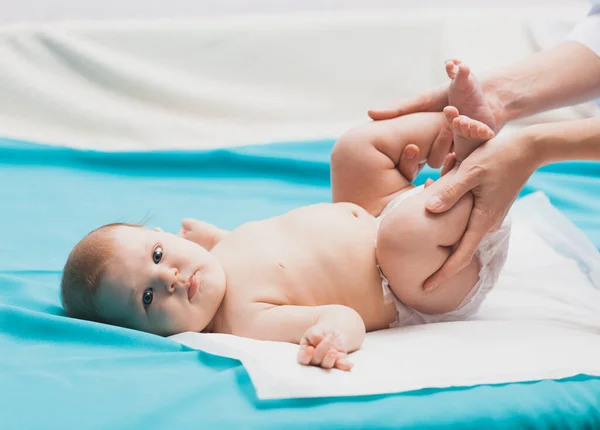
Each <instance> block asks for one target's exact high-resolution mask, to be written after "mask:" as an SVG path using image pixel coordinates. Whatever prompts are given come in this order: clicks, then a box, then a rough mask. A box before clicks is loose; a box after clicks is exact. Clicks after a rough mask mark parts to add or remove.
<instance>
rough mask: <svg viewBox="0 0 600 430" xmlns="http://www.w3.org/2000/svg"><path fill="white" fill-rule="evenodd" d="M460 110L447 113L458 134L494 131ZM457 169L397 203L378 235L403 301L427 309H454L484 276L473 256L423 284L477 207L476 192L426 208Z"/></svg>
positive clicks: (381, 258) (384, 263) (383, 263)
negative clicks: (433, 284) (438, 208)
mask: <svg viewBox="0 0 600 430" xmlns="http://www.w3.org/2000/svg"><path fill="white" fill-rule="evenodd" d="M457 115H458V113H457V112H455V110H454V111H451V112H448V113H447V116H448V121H449V122H452V124H453V130H454V133H455V136H461V137H462V138H464V139H466V140H470V139H473V137H472V136H474V140H480V138H479V135H480V133H481V134H484V131H485V129H487V133H492V131H491V130H490V129H489V128H488V127H487V126H486V125H485V124H482V123H480V122H478V121H474V120H471V119H469V118H466V117H460V122H458V121H456V119H458V117H457ZM463 125H464V126H466V127H463ZM454 174H455V170H453V171H451V172H449V173H448V174H447V175H446V176H444V177H442V178H441V179H440V180H438V181H437V182H435V183H433V184H432V185H430V186H429V187H428V188H426V189H425V190H424V191H423V192H421V193H419V194H417V195H415V196H412V197H409V198H408V199H406V201H404V202H402V203H401V204H400V205H398V206H397V207H396V208H395V209H393V210H392V211H391V212H390V213H389V214H387V215H386V216H385V217H384V218H383V220H382V222H381V226H380V228H379V232H378V236H377V261H378V263H379V265H380V267H381V270H382V272H383V274H384V275H385V276H386V278H387V279H388V281H389V284H390V288H391V289H392V291H393V292H394V294H395V295H396V296H397V297H398V299H400V300H401V301H402V302H403V303H404V304H406V305H408V306H410V307H412V308H413V309H415V310H417V311H419V312H423V313H427V314H441V313H446V312H451V311H453V310H455V309H456V308H457V307H458V306H459V305H460V304H461V303H462V301H463V300H464V299H465V297H466V296H467V294H469V292H470V291H471V289H472V288H473V287H474V286H475V284H476V283H477V282H478V280H479V262H478V261H477V260H476V259H473V261H472V262H471V264H469V265H468V266H467V267H465V268H464V269H463V270H461V271H460V272H459V273H458V274H457V275H456V276H454V277H453V278H451V279H449V280H448V281H447V282H446V283H444V284H443V285H440V286H439V287H438V288H436V289H434V290H433V291H429V292H426V291H424V290H423V283H424V282H425V280H426V279H427V278H429V277H430V276H431V275H432V274H433V273H435V272H436V271H437V270H438V269H439V268H440V267H441V266H442V264H444V262H445V261H446V260H447V259H448V257H449V256H450V254H451V252H452V249H453V247H454V246H455V245H456V243H457V242H458V241H459V240H460V238H461V237H462V236H463V234H464V232H465V230H466V228H467V223H468V221H469V216H470V214H471V210H472V208H473V196H472V194H471V193H468V194H465V195H464V196H463V197H462V198H461V199H460V200H459V201H458V203H457V204H456V205H455V206H454V207H452V209H450V210H449V211H447V212H444V213H442V214H431V213H429V212H428V211H427V210H426V209H425V201H426V200H427V199H428V198H429V197H430V196H431V195H433V194H435V193H436V192H438V191H439V190H440V189H442V188H443V187H444V186H445V185H446V183H447V182H449V181H450V180H452V178H453V176H454Z"/></svg>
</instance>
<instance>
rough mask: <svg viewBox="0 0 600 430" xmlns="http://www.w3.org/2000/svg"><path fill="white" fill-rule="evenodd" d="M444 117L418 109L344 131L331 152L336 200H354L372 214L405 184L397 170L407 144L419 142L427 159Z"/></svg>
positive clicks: (424, 157)
mask: <svg viewBox="0 0 600 430" xmlns="http://www.w3.org/2000/svg"><path fill="white" fill-rule="evenodd" d="M443 121H444V118H443V115H442V114H440V113H418V114H413V115H406V116H402V117H399V118H395V119H392V120H386V121H375V122H370V123H367V124H364V125H361V126H359V127H356V128H354V129H351V130H349V131H348V132H346V133H344V135H342V137H340V139H339V140H338V141H337V142H336V144H335V146H334V148H333V151H332V153H331V187H332V197H333V202H352V203H356V204H358V205H360V206H362V207H363V208H365V209H366V210H367V211H368V212H369V213H371V214H372V215H375V216H376V215H379V213H381V211H382V210H383V208H384V207H385V205H386V204H387V203H388V202H389V201H390V200H391V199H392V198H393V197H394V196H396V195H397V194H398V192H399V191H401V190H403V189H404V188H406V187H407V186H408V185H409V184H410V181H408V180H407V179H406V178H405V177H404V176H402V174H401V173H400V171H399V170H398V163H399V161H400V156H401V155H402V151H403V150H404V147H405V146H406V145H408V144H414V145H417V146H418V147H419V149H420V161H421V162H425V161H426V160H427V156H428V154H429V151H430V149H431V145H432V143H433V141H434V140H435V137H436V136H437V134H438V132H439V130H440V127H441V125H442V124H443Z"/></svg>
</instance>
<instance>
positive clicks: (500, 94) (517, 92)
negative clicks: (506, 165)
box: [482, 42, 600, 126]
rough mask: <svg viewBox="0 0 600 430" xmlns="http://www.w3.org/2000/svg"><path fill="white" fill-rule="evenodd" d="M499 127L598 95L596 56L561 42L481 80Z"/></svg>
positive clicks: (599, 67)
mask: <svg viewBox="0 0 600 430" xmlns="http://www.w3.org/2000/svg"><path fill="white" fill-rule="evenodd" d="M482 84H483V87H484V92H485V93H486V95H487V96H488V99H489V101H490V104H491V107H492V109H493V111H494V114H495V116H496V120H497V122H498V124H499V125H500V126H502V125H504V124H505V123H507V122H509V121H511V120H514V119H518V118H522V117H525V116H528V115H533V114H535V113H538V112H542V111H545V110H549V109H553V108H557V107H561V106H567V105H571V104H575V103H579V102H583V101H586V100H590V99H592V98H594V97H596V96H598V95H600V57H598V56H597V55H596V54H595V53H594V52H592V51H591V50H590V49H588V48H587V47H585V46H584V45H582V44H580V43H578V42H563V43H560V44H558V45H556V46H555V47H554V48H551V49H548V50H546V51H543V52H540V53H538V54H535V55H533V56H531V57H529V58H527V59H526V60H523V61H521V62H519V63H517V64H514V65H512V66H509V67H506V68H502V69H498V70H495V71H493V72H492V73H490V74H489V75H488V76H487V77H486V78H484V79H483V82H482Z"/></svg>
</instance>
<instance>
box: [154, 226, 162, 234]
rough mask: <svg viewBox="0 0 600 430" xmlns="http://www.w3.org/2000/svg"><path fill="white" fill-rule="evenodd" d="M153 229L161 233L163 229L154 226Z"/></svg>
mask: <svg viewBox="0 0 600 430" xmlns="http://www.w3.org/2000/svg"><path fill="white" fill-rule="evenodd" d="M153 230H154V231H158V232H159V233H163V229H162V228H160V227H154V229H153Z"/></svg>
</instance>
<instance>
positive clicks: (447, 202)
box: [425, 176, 473, 213]
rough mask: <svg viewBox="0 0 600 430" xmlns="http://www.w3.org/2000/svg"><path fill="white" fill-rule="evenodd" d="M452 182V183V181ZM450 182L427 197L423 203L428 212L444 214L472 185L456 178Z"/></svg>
mask: <svg viewBox="0 0 600 430" xmlns="http://www.w3.org/2000/svg"><path fill="white" fill-rule="evenodd" d="M452 180H453V181H452ZM452 180H451V182H449V183H447V184H445V185H444V186H443V187H442V188H441V189H440V190H439V191H437V192H436V193H435V194H434V195H432V196H431V197H429V199H427V201H426V202H425V208H426V209H427V210H428V211H429V212H433V213H440V212H446V211H447V210H448V209H450V208H451V207H452V206H454V205H455V204H456V202H457V201H459V200H460V198H461V197H462V196H464V195H465V194H466V193H468V192H469V191H471V189H472V188H473V185H472V184H470V183H469V182H465V181H461V180H459V179H458V178H457V177H456V176H454V177H453V178H452Z"/></svg>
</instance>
